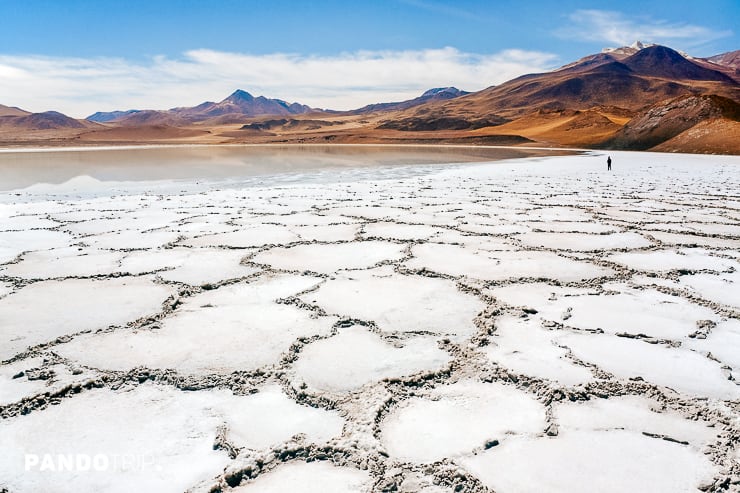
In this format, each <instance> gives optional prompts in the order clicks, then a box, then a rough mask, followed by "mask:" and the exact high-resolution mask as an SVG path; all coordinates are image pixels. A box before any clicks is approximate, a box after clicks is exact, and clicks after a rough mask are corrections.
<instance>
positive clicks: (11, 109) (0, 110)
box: [0, 104, 31, 116]
mask: <svg viewBox="0 0 740 493" xmlns="http://www.w3.org/2000/svg"><path fill="white" fill-rule="evenodd" d="M30 114H31V113H30V112H28V111H25V110H22V109H20V108H17V107H15V106H4V105H2V104H0V116H25V115H30Z"/></svg>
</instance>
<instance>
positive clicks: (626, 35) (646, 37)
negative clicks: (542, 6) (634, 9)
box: [555, 10, 732, 48]
mask: <svg viewBox="0 0 740 493" xmlns="http://www.w3.org/2000/svg"><path fill="white" fill-rule="evenodd" d="M555 34H556V35H558V36H560V37H563V38H568V39H578V40H583V41H599V42H604V43H610V44H612V45H617V46H625V45H629V44H631V43H633V42H634V41H636V40H640V41H645V42H650V43H658V44H668V45H671V44H675V43H679V44H680V45H681V46H680V47H683V48H690V47H696V46H701V45H703V44H705V43H708V42H710V41H713V40H715V39H719V38H723V37H726V36H731V35H732V32H731V31H716V30H714V29H711V28H708V27H705V26H697V25H694V24H687V23H683V22H668V21H665V20H660V19H651V18H646V17H640V16H628V15H625V14H624V13H622V12H615V11H609V10H576V11H575V12H573V13H571V14H570V15H568V24H567V25H565V26H563V27H562V28H560V29H558V30H557V31H555Z"/></svg>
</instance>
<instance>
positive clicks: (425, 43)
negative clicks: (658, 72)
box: [0, 0, 740, 116]
mask: <svg viewBox="0 0 740 493" xmlns="http://www.w3.org/2000/svg"><path fill="white" fill-rule="evenodd" d="M738 19H740V2H738V1H737V0H706V1H703V2H693V1H692V2H680V1H676V0H673V1H662V0H653V1H650V2H646V1H644V0H642V1H639V2H638V1H631V0H624V1H621V2H593V1H591V2H584V1H576V0H560V1H557V2H537V1H522V0H519V1H508V0H501V1H474V0H470V1H462V0H461V1H456V2H443V1H432V0H378V1H372V2H359V1H347V0H344V1H334V0H326V1H310V2H309V1H285V0H270V1H265V0H263V1H251V0H250V1H237V0H220V1H219V0H211V1H205V0H201V1H195V0H178V1H164V0H159V1H157V0H148V1H144V0H127V1H109V0H97V1H94V0H65V1H50V0H45V1H40V0H23V1H16V0H0V104H9V105H17V106H21V107H24V108H26V109H29V110H31V111H43V110H46V109H51V108H54V109H59V110H61V111H65V112H67V113H69V114H72V115H74V116H85V114H87V113H88V112H91V111H93V110H98V109H99V110H112V109H126V108H130V107H150V108H167V107H170V106H175V105H190V104H197V103H199V102H201V101H203V100H220V99H222V98H223V97H225V96H226V95H228V93H230V92H231V91H232V90H233V89H236V88H237V87H240V88H242V89H245V90H248V91H250V92H253V93H255V94H265V95H266V96H269V97H280V98H282V99H287V100H290V101H295V100H297V101H300V102H302V103H305V104H310V105H312V106H317V107H332V108H338V109H347V108H351V107H357V106H361V105H363V104H367V103H370V102H378V101H387V100H393V99H405V98H407V97H413V96H414V95H416V94H418V93H420V92H422V91H423V90H424V89H426V88H428V87H432V86H443V85H457V86H458V87H460V88H462V89H466V90H480V89H482V88H484V87H487V86H490V85H493V84H498V83H501V82H504V81H505V80H507V79H510V78H513V77H516V76H518V75H521V74H523V73H527V72H532V71H542V70H548V69H552V68H555V67H557V66H559V65H562V64H565V63H568V62H570V61H573V60H575V59H577V58H580V57H581V56H584V55H587V54H590V53H595V52H598V51H600V50H601V49H602V48H604V47H606V46H619V45H624V44H629V43H632V42H633V41H635V40H636V39H640V40H642V41H647V42H656V43H660V44H666V45H668V46H671V47H674V48H676V49H680V50H683V51H686V52H688V53H690V54H692V55H695V56H709V55H713V54H717V53H721V52H725V51H731V50H735V49H738V48H740V39H739V36H740V33H738V32H736V31H737V30H738V25H737V20H738Z"/></svg>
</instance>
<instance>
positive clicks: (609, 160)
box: [606, 156, 612, 171]
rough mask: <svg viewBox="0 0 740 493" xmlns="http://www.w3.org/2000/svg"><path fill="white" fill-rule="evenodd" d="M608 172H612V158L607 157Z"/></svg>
mask: <svg viewBox="0 0 740 493" xmlns="http://www.w3.org/2000/svg"><path fill="white" fill-rule="evenodd" d="M606 170H607V171H611V170H612V157H611V156H607V157H606Z"/></svg>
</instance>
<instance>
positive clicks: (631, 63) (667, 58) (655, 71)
mask: <svg viewBox="0 0 740 493" xmlns="http://www.w3.org/2000/svg"><path fill="white" fill-rule="evenodd" d="M623 63H624V64H625V65H626V66H627V67H629V68H630V69H631V70H633V71H634V72H635V73H636V74H639V75H643V76H648V77H658V78H661V79H671V80H676V81H686V80H692V81H693V80H700V81H717V82H729V83H732V82H734V80H733V79H732V78H730V77H729V76H727V75H725V74H724V73H722V72H719V71H717V70H712V69H709V68H706V67H703V66H702V65H699V64H698V63H695V62H693V61H691V60H688V59H687V58H686V57H685V56H683V55H681V54H680V53H679V52H677V51H676V50H672V49H671V48H668V47H667V46H660V45H655V46H650V47H647V48H643V49H642V50H639V51H638V52H637V53H635V54H634V55H632V56H630V57H628V58H625V59H624V60H623Z"/></svg>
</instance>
